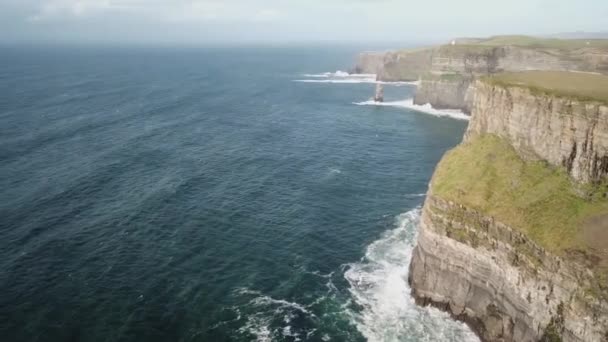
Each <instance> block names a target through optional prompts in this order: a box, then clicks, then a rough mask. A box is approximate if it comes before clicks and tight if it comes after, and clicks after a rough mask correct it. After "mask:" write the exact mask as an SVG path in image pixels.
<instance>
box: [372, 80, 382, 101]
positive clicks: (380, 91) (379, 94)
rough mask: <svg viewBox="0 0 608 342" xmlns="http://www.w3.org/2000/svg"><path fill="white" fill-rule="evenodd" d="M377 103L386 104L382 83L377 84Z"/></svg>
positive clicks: (375, 99)
mask: <svg viewBox="0 0 608 342" xmlns="http://www.w3.org/2000/svg"><path fill="white" fill-rule="evenodd" d="M374 101H375V102H384V86H383V85H382V83H377V84H376V95H374Z"/></svg>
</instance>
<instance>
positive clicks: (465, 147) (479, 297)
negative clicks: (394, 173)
mask: <svg viewBox="0 0 608 342" xmlns="http://www.w3.org/2000/svg"><path fill="white" fill-rule="evenodd" d="M533 76H534V77H537V76H539V75H533ZM540 76H546V75H540ZM562 76H564V75H560V77H562ZM474 88H475V98H474V101H473V111H472V118H471V122H470V125H469V128H468V130H467V133H466V136H465V140H464V141H463V143H462V144H460V145H459V146H458V147H456V148H455V149H454V150H452V151H450V152H448V153H447V154H446V156H444V158H443V159H442V161H441V162H440V163H439V165H438V166H437V169H436V170H435V174H434V175H433V180H432V181H431V184H430V187H429V193H428V196H427V199H426V201H425V204H424V207H423V210H422V218H421V223H420V233H419V236H418V245H417V247H416V248H415V249H414V252H413V253H414V254H413V257H412V262H411V265H410V275H409V282H410V284H411V287H412V293H413V295H414V297H415V298H416V300H417V302H418V303H419V304H421V305H428V304H432V305H435V306H437V307H439V308H441V309H444V310H446V311H448V312H450V313H451V314H452V315H453V316H454V317H455V318H457V319H460V320H463V321H465V322H467V323H468V324H469V325H470V326H471V327H472V328H473V329H474V330H475V331H476V332H477V333H478V334H479V336H480V338H481V339H482V340H483V341H492V342H493V341H501V342H511V341H512V342H533V341H543V342H547V341H549V342H557V341H564V342H606V341H608V233H606V230H608V198H607V196H608V192H607V191H608V190H607V189H608V167H606V165H608V164H605V160H608V157H606V156H608V107H607V106H606V102H605V100H603V98H602V96H604V95H605V94H603V93H602V94H600V95H601V96H600V98H601V99H600V100H597V99H585V98H581V97H577V96H574V95H573V96H564V95H563V94H560V93H559V92H558V91H557V90H556V89H548V90H547V89H544V90H543V89H538V88H535V87H528V86H524V85H501V84H498V83H496V82H494V81H490V80H489V79H482V80H478V81H476V82H475V84H474ZM575 88H576V89H575V90H578V87H575ZM566 90H568V89H566ZM575 95H577V94H575ZM579 95H580V94H579ZM596 95H597V94H594V96H596ZM606 162H608V161H606Z"/></svg>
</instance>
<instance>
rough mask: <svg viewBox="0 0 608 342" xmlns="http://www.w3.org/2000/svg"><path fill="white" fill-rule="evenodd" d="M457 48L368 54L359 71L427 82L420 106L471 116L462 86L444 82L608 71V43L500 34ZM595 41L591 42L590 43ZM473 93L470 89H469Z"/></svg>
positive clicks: (468, 41)
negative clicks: (501, 75)
mask: <svg viewBox="0 0 608 342" xmlns="http://www.w3.org/2000/svg"><path fill="white" fill-rule="evenodd" d="M454 43H455V44H454V45H452V44H449V45H441V46H435V47H429V48H421V49H409V50H399V51H393V52H386V53H378V52H374V53H364V54H361V55H360V56H359V57H358V60H357V65H356V67H355V68H354V70H356V71H360V72H368V73H375V74H377V78H378V80H380V81H387V82H394V81H417V80H422V82H421V84H420V87H419V90H418V92H419V93H420V95H418V96H417V98H416V99H415V102H416V103H417V104H425V103H430V104H431V105H433V106H434V107H437V108H457V109H463V110H464V111H465V112H467V113H468V112H470V107H471V106H470V101H471V100H470V98H466V94H467V90H466V89H464V88H466V86H465V85H463V84H462V82H460V81H458V82H455V81H453V80H452V81H451V82H450V81H448V80H445V79H440V78H438V76H441V75H460V76H461V77H463V78H468V79H473V78H476V77H480V76H486V75H491V74H496V73H502V72H515V71H527V70H558V71H582V72H597V73H608V40H594V41H592V42H588V41H584V40H562V39H539V38H534V37H526V36H498V37H491V38H488V39H480V38H478V39H473V38H469V39H458V40H456V41H454ZM587 43H589V44H587ZM469 92H470V91H469Z"/></svg>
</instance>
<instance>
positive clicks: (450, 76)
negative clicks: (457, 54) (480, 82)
mask: <svg viewBox="0 0 608 342" xmlns="http://www.w3.org/2000/svg"><path fill="white" fill-rule="evenodd" d="M421 78H422V80H423V81H449V82H460V81H464V80H470V79H471V77H470V76H466V75H463V74H458V73H445V74H431V73H426V74H424V75H422V76H421Z"/></svg>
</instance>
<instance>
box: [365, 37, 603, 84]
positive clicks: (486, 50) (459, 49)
mask: <svg viewBox="0 0 608 342" xmlns="http://www.w3.org/2000/svg"><path fill="white" fill-rule="evenodd" d="M354 70H356V71H359V72H365V73H376V74H378V79H379V80H382V81H416V80H418V79H419V78H421V77H424V76H426V75H429V74H435V75H438V74H446V73H447V74H461V75H477V76H479V75H487V74H493V73H498V72H506V71H525V70H569V71H586V72H600V73H602V72H608V51H606V50H605V49H585V48H582V49H573V50H562V49H539V48H531V47H519V46H484V45H468V44H465V45H443V46H439V47H432V48H426V49H417V50H404V51H394V52H386V53H382V52H367V53H362V54H360V55H359V56H358V58H357V63H356V65H355V68H354Z"/></svg>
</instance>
